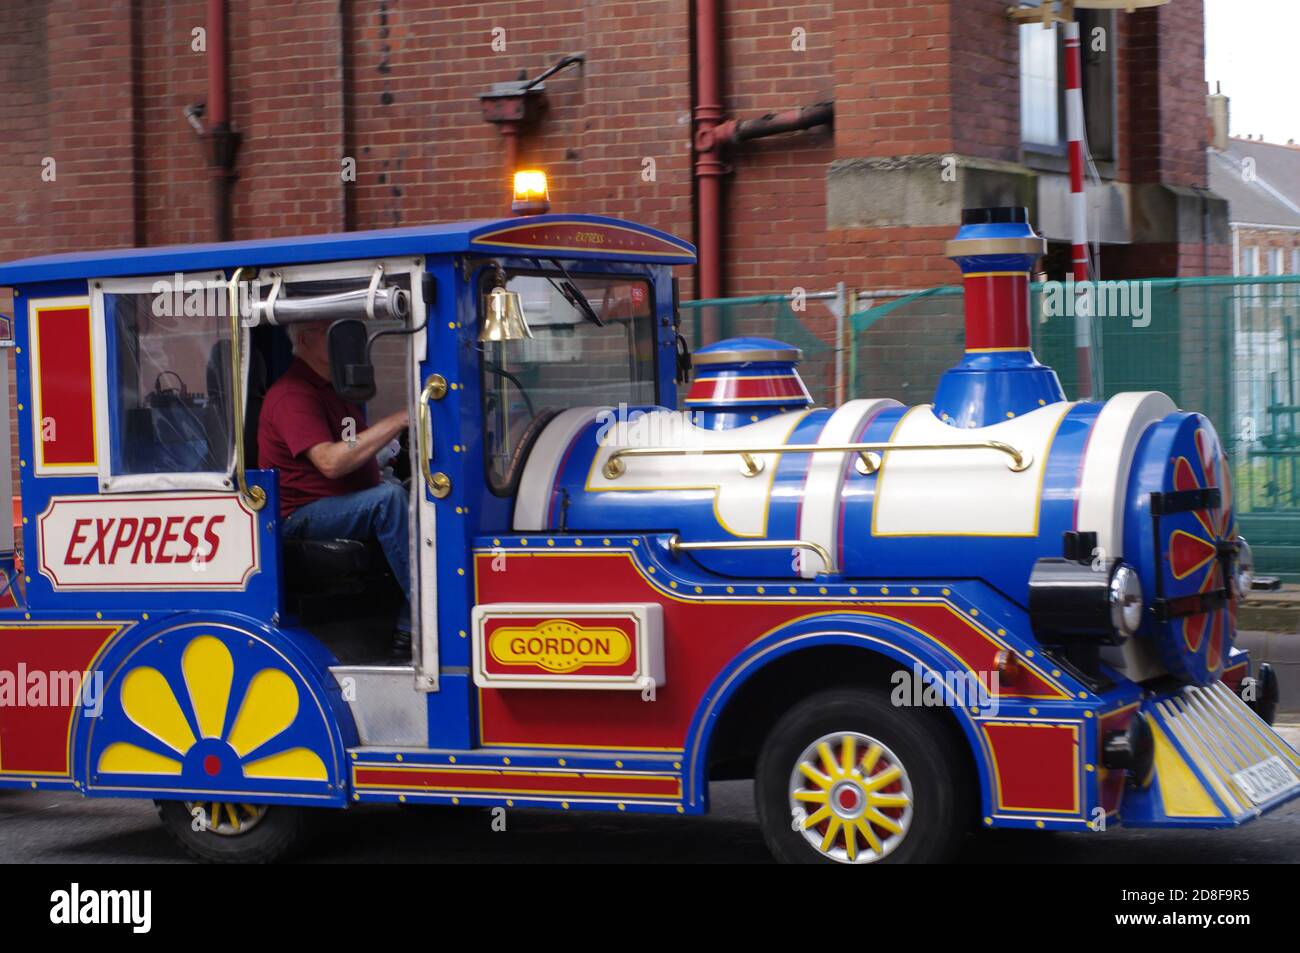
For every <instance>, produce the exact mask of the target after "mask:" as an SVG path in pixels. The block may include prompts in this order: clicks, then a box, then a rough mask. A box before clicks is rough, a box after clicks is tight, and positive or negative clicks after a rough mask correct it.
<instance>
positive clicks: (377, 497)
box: [284, 482, 411, 632]
mask: <svg viewBox="0 0 1300 953" xmlns="http://www.w3.org/2000/svg"><path fill="white" fill-rule="evenodd" d="M406 507H407V499H406V491H405V490H404V489H402V488H401V487H400V486H398V485H397V484H395V483H385V482H381V483H380V484H379V485H378V486H373V487H371V488H370V489H368V490H361V491H360V492H358V493H345V494H344V495H342V496H329V497H325V498H324V499H321V500H316V501H315V502H312V503H308V504H307V505H306V506H303V507H299V508H298V509H296V510H294V511H293V512H292V513H290V514H289V516H288V517H287V518H286V519H285V521H284V535H285V536H286V537H290V538H302V539H338V538H342V539H370V538H374V539H377V540H379V545H380V547H381V548H382V549H383V551H384V558H385V559H387V560H388V565H389V566H390V567H391V568H392V570H393V575H394V576H396V577H397V583H398V585H400V586H401V587H402V592H403V593H404V594H405V596H406V603H405V604H404V605H403V606H402V611H401V613H400V614H399V615H398V617H397V627H398V628H399V629H401V630H402V631H403V632H410V631H411V553H410V549H409V548H408V547H409V546H410V534H409V531H408V529H407V524H408V520H407V516H406V513H407V510H406Z"/></svg>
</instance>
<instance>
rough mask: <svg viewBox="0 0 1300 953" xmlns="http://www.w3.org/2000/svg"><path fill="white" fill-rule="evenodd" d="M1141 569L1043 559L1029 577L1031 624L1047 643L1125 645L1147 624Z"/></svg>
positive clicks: (1113, 564) (1109, 563)
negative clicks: (1144, 621) (1138, 571)
mask: <svg viewBox="0 0 1300 953" xmlns="http://www.w3.org/2000/svg"><path fill="white" fill-rule="evenodd" d="M1143 609H1144V600H1143V598H1142V584H1141V582H1140V581H1139V580H1138V574H1137V570H1135V569H1134V568H1133V567H1132V566H1129V565H1127V564H1125V563H1122V562H1118V561H1108V562H1106V563H1104V564H1102V565H1100V566H1095V567H1094V566H1093V564H1092V562H1091V560H1089V561H1087V562H1079V561H1076V560H1073V559H1061V558H1051V557H1044V558H1042V559H1039V560H1038V561H1037V562H1035V563H1034V570H1033V572H1032V573H1031V574H1030V576H1029V621H1030V624H1031V625H1032V626H1033V629H1034V634H1035V635H1037V637H1038V639H1039V641H1041V642H1043V643H1044V644H1045V645H1065V644H1069V643H1085V644H1086V643H1092V644H1094V645H1096V644H1100V645H1120V644H1122V643H1123V642H1124V641H1126V640H1127V639H1128V638H1129V637H1130V636H1132V635H1133V634H1134V633H1135V632H1137V630H1138V628H1139V627H1140V626H1141V625H1142V613H1143Z"/></svg>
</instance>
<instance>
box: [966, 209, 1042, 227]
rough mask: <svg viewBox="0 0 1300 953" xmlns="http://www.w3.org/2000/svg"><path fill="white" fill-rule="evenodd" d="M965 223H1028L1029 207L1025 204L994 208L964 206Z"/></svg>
mask: <svg viewBox="0 0 1300 953" xmlns="http://www.w3.org/2000/svg"><path fill="white" fill-rule="evenodd" d="M961 223H962V224H963V225H1003V224H1008V223H1009V224H1014V225H1028V224H1029V209H1027V208H1025V207H1024V206H1023V205H997V206H994V207H992V208H964V209H962V210H961Z"/></svg>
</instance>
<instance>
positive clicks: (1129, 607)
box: [1110, 563, 1144, 635]
mask: <svg viewBox="0 0 1300 953" xmlns="http://www.w3.org/2000/svg"><path fill="white" fill-rule="evenodd" d="M1143 608H1144V606H1143V602H1142V582H1141V580H1139V579H1138V574H1137V570H1135V569H1134V568H1133V567H1132V566H1128V565H1125V564H1124V563H1120V564H1119V565H1118V566H1116V567H1115V572H1114V574H1113V575H1112V576H1111V577H1110V621H1111V625H1113V626H1114V627H1115V628H1116V630H1118V631H1120V632H1123V633H1124V634H1125V635H1132V634H1133V633H1135V632H1137V630H1138V626H1140V625H1141V624H1142V609H1143Z"/></svg>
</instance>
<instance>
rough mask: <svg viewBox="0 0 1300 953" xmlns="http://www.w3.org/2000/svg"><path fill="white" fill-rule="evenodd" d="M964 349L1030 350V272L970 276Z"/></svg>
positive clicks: (968, 276)
mask: <svg viewBox="0 0 1300 953" xmlns="http://www.w3.org/2000/svg"><path fill="white" fill-rule="evenodd" d="M965 286H966V350H968V351H980V350H990V349H994V348H1027V347H1029V272H1009V273H1007V274H979V273H976V274H970V275H967V276H966V278H965Z"/></svg>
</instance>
